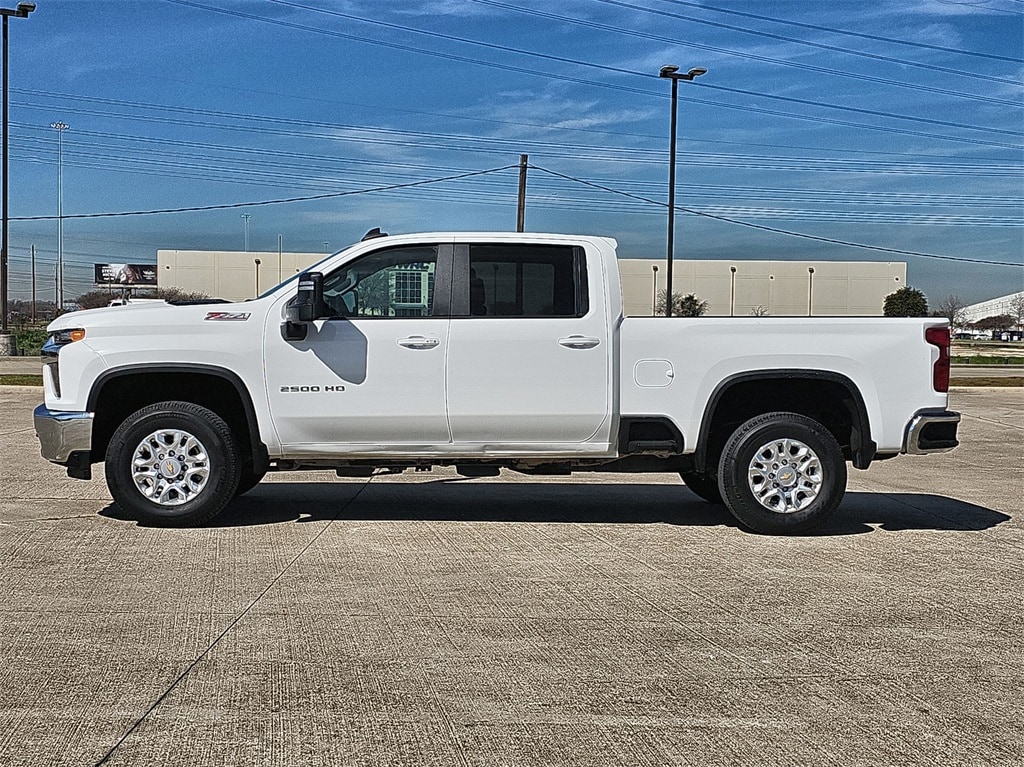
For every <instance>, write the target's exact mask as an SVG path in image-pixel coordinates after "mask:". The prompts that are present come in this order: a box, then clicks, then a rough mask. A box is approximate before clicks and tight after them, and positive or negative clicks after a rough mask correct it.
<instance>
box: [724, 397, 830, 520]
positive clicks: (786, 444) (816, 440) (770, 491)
mask: <svg viewBox="0 0 1024 767" xmlns="http://www.w3.org/2000/svg"><path fill="white" fill-rule="evenodd" d="M718 485H719V490H720V491H721V493H722V499H723V500H724V501H725V504H726V506H727V507H728V508H729V511H731V512H732V513H733V516H735V517H736V518H737V519H738V520H739V521H740V522H742V523H743V524H744V525H746V526H747V527H749V528H750V529H752V530H754V531H755V532H759V533H765V534H769V535H779V534H793V533H803V532H806V531H807V530H810V529H811V528H813V527H816V526H818V525H820V524H821V523H822V522H824V521H825V520H826V519H827V518H828V517H829V515H831V514H832V512H834V511H835V510H836V508H838V506H839V504H840V502H841V501H842V500H843V494H844V493H845V492H846V462H845V461H844V460H843V452H842V450H841V449H840V447H839V443H838V442H836V438H835V437H834V436H833V435H832V433H831V432H830V431H829V430H828V429H826V428H825V427H824V426H822V425H821V424H820V423H818V422H817V421H815V420H813V419H811V418H808V417H806V416H803V415H799V414H797V413H765V414H763V415H759V416H757V417H755V418H751V419H750V420H749V421H747V422H746V423H744V424H743V425H741V426H740V427H739V428H738V429H736V431H734V432H733V434H732V436H731V437H730V438H729V441H728V442H727V443H726V445H725V450H723V451H722V456H721V460H720V462H719V466H718Z"/></svg>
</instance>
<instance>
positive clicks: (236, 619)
mask: <svg viewBox="0 0 1024 767" xmlns="http://www.w3.org/2000/svg"><path fill="white" fill-rule="evenodd" d="M372 479H373V478H372V477H371V478H369V479H367V480H366V482H364V483H363V486H362V487H360V488H359V491H358V492H356V494H355V495H353V496H352V497H351V498H349V499H348V502H347V503H345V504H344V505H343V506H341V507H340V508H338V510H337V511H335V512H334V515H333V516H332V517H331V518H330V519H328V520H327V524H326V525H324V526H323V527H322V528H321V529H320V530H319V531H318V532H317V534H316V535H314V536H313V537H312V538H310V539H309V540H308V541H307V542H306V544H305V545H304V546H303V547H302V548H301V549H299V551H298V553H297V554H296V555H295V556H294V557H292V558H291V559H290V560H289V561H288V564H286V565H285V566H284V567H282V568H281V571H280V572H279V573H278V574H277V575H275V576H274V577H273V578H271V579H270V583H268V584H267V585H266V587H265V588H264V589H263V591H261V592H260V593H259V594H257V595H256V597H255V598H254V599H253V600H252V601H251V602H249V604H248V605H246V607H245V609H243V610H242V611H241V612H240V613H238V615H236V616H235V617H234V618H233V619H232V620H231V621H230V622H229V623H228V625H227V626H225V627H224V629H223V630H222V631H221V632H220V633H219V634H218V635H217V636H216V637H214V639H213V641H212V642H210V644H209V645H207V647H206V649H205V650H203V651H202V652H201V653H199V655H197V656H196V657H195V658H194V659H193V660H192V662H191V663H189V664H188V665H187V666H186V667H185V669H184V670H183V671H182V672H181V673H180V674H179V675H178V677H177V678H176V679H175V680H174V681H173V682H171V683H170V685H168V686H167V689H166V690H164V691H163V692H162V693H161V694H160V696H159V697H158V698H157V699H156V700H155V701H153V703H152V705H151V706H150V707H149V708H148V709H146V711H145V712H144V713H143V714H142V716H140V717H139V718H138V719H136V720H135V722H133V723H132V726H131V727H129V728H128V729H127V730H126V731H125V733H124V734H123V735H122V736H121V737H120V739H118V741H117V742H116V743H115V744H114V745H113V746H111V747H110V750H109V751H107V753H105V754H104V755H103V756H102V757H101V758H100V759H99V760H98V761H96V762H95V763H94V764H93V767H101V765H104V764H107V763H108V762H109V761H110V758H111V757H112V756H113V755H114V754H115V753H116V752H117V750H118V749H119V748H120V747H121V746H122V745H123V744H124V742H125V741H126V740H128V738H130V737H131V736H132V734H133V733H134V732H135V731H136V730H137V729H139V727H141V726H142V724H143V722H145V721H146V719H148V718H149V716H150V714H152V713H153V712H154V711H156V709H157V708H159V706H160V704H161V703H163V702H164V701H165V700H166V699H167V698H168V696H169V695H170V694H171V693H172V692H173V691H174V689H175V688H176V687H177V686H178V685H179V684H181V683H182V682H183V681H185V679H186V678H187V677H188V675H189V674H190V673H192V670H193V669H194V668H195V667H196V666H198V665H199V664H200V663H201V662H202V661H203V659H204V658H206V656H208V655H209V654H210V653H211V652H213V649H214V648H215V647H216V646H217V645H218V644H220V641H221V640H222V639H224V637H226V636H227V635H228V634H230V633H231V630H232V629H234V627H235V626H237V625H238V624H239V623H240V622H241V620H242V619H243V618H244V617H245V616H246V615H248V614H249V613H250V612H251V611H252V609H253V608H254V607H256V605H257V604H259V602H260V600H261V599H263V597H265V596H266V595H267V594H268V593H269V592H270V590H271V589H272V588H274V586H276V585H277V582H278V581H280V580H281V578H283V577H284V575H285V573H287V572H288V571H289V570H290V569H291V568H292V566H294V565H295V563H296V562H298V561H299V559H301V558H302V556H303V554H305V553H306V552H307V551H309V549H310V548H312V546H313V544H315V543H316V542H317V541H318V540H320V537H321V536H322V535H323V534H324V533H326V532H327V531H328V530H329V529H330V527H331V525H333V524H334V523H335V522H336V521H337V519H338V517H340V516H341V515H342V513H344V512H345V511H346V510H347V509H348V507H349V506H351V505H352V504H353V503H355V501H356V499H357V498H359V496H360V495H362V493H363V491H364V490H365V489H366V488H367V486H368V485H369V484H370V481H371V480H372Z"/></svg>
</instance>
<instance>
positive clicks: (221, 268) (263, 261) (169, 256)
mask: <svg viewBox="0 0 1024 767" xmlns="http://www.w3.org/2000/svg"><path fill="white" fill-rule="evenodd" d="M324 255H325V254H323V253H282V254H281V258H280V261H279V260H278V254H277V251H273V252H269V253H266V252H248V253H244V252H238V251H220V250H158V251H157V252H156V263H157V280H158V284H159V285H160V287H162V288H170V287H176V288H181V289H182V290H185V291H190V292H193V291H194V292H200V293H206V294H207V295H210V296H214V297H216V298H226V299H228V300H229V301H242V300H245V299H247V298H253V297H254V296H256V295H257V293H256V271H257V267H256V263H255V259H257V258H258V259H259V260H260V265H259V288H260V292H262V291H264V290H266V289H267V288H271V287H273V286H274V285H277V284H278V283H279V282H282V281H284V280H286V279H288V278H289V277H291V276H292V275H293V274H296V273H298V272H301V271H302V270H303V269H305V268H307V267H309V266H312V265H313V264H315V263H316V262H317V261H319V260H320V259H322V258H323V257H324ZM279 277H280V278H279Z"/></svg>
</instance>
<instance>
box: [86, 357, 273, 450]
mask: <svg viewBox="0 0 1024 767" xmlns="http://www.w3.org/2000/svg"><path fill="white" fill-rule="evenodd" d="M165 400H180V401H184V402H193V403H195V404H197V405H202V406H203V407H206V408H209V409H210V410H212V411H213V412H215V413H217V414H218V415H219V416H220V417H221V418H223V419H224V420H225V422H226V423H227V424H228V426H230V427H231V429H232V431H234V432H235V433H236V434H238V435H239V440H238V443H239V447H240V448H241V450H242V452H243V454H244V455H245V458H246V459H247V460H251V461H252V463H253V466H254V467H255V468H256V469H257V470H265V469H266V466H267V464H268V463H269V457H268V452H267V447H266V445H265V444H263V442H262V441H261V440H260V430H259V423H258V421H257V419H256V408H255V406H254V405H253V401H252V395H251V394H250V392H249V390H248V389H247V388H246V386H245V384H244V383H243V382H242V379H241V378H240V377H239V376H238V374H236V373H234V372H233V371H231V370H228V369H226V368H221V367H217V366H216V365H195V364H184V363H182V364H149V365H146V364H144V365H132V366H130V367H119V368H112V369H110V370H105V371H104V372H103V373H102V374H101V375H100V376H98V377H97V379H96V381H95V382H94V384H93V386H92V389H91V390H90V392H89V398H88V401H87V405H86V407H87V409H88V410H89V411H90V412H92V413H95V417H94V421H93V436H92V452H91V458H90V460H91V461H92V462H93V463H97V462H99V461H102V460H103V456H104V454H105V453H106V450H107V445H108V444H109V441H110V437H111V436H112V435H113V433H114V430H115V429H116V428H117V426H118V424H120V423H121V421H122V420H124V418H125V417H126V416H128V415H129V414H131V413H134V412H135V411H136V410H138V409H140V408H142V407H145V406H146V405H152V404H154V403H156V402H163V401H165Z"/></svg>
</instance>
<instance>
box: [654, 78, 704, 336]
mask: <svg viewBox="0 0 1024 767" xmlns="http://www.w3.org/2000/svg"><path fill="white" fill-rule="evenodd" d="M707 71H708V70H706V69H704V67H694V68H693V69H691V70H690V71H689V72H687V73H686V74H680V73H679V67H677V66H673V65H668V66H664V67H662V68H661V71H660V72H659V73H658V76H659V77H664V78H667V79H669V80H671V81H672V128H671V131H670V132H671V134H672V136H671V138H670V139H669V142H670V143H669V152H668V257H667V259H666V260H667V262H668V263H667V267H668V274H666V275H665V296H666V300H665V316H666V317H671V316H672V259H673V250H674V248H675V229H676V112H677V108H676V107H677V105H678V104H679V81H680V80H692V79H693V78H695V77H700V76H701V75H703V74H707Z"/></svg>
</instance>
